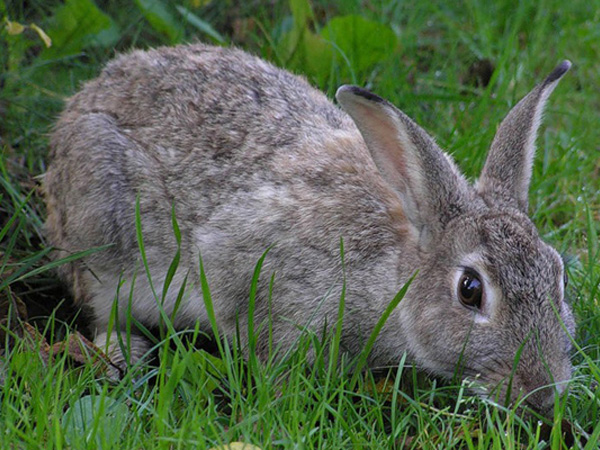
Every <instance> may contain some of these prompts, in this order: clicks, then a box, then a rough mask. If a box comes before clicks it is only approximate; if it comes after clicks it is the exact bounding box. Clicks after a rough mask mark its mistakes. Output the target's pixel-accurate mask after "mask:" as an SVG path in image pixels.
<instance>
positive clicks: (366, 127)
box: [336, 86, 468, 234]
mask: <svg viewBox="0 0 600 450" xmlns="http://www.w3.org/2000/svg"><path fill="white" fill-rule="evenodd" d="M336 98H337V100H338V102H339V103H340V104H341V106H342V107H343V108H344V110H345V111H346V112H347V113H348V114H349V115H350V116H351V117H352V119H353V120H354V122H355V123H356V126H357V127H358V129H359V131H360V132H361V134H362V136H363V138H364V140H365V143H366V144H367V147H368V149H369V151H370V153H371V155H372V157H373V160H374V162H375V165H376V166H377V168H378V169H379V171H380V173H381V174H382V175H383V177H384V178H385V179H386V180H387V181H388V183H390V185H391V186H392V187H393V188H394V189H395V190H396V192H398V194H399V196H400V198H401V200H402V202H403V205H404V212H405V214H406V216H407V218H408V219H409V220H410V221H411V222H412V223H413V225H415V226H416V227H417V228H418V229H419V230H421V231H426V230H425V229H426V228H427V229H429V231H430V232H434V231H435V229H436V228H440V227H443V225H444V224H445V223H446V222H447V221H448V220H450V219H451V218H452V217H453V216H455V215H457V214H459V213H460V211H461V210H462V206H461V205H462V204H463V203H464V199H465V195H467V194H466V192H468V185H467V183H466V181H465V180H464V178H463V177H462V175H461V174H460V172H459V171H458V169H457V168H456V166H455V164H454V163H453V162H452V160H451V159H450V157H448V156H447V155H446V154H445V153H443V152H442V151H441V150H440V149H439V147H438V146H437V145H436V143H435V142H434V140H433V138H431V137H430V136H429V135H428V134H427V133H426V132H425V131H424V130H423V129H422V128H420V127H419V126H418V125H417V124H416V123H415V122H413V121H412V120H411V119H410V118H409V117H408V116H406V115H405V114H404V113H403V112H402V111H400V110H398V109H397V108H396V107H395V106H393V105H392V104H391V103H389V102H387V101H385V100H384V99H382V98H380V97H378V96H376V95H374V94H372V93H371V92H369V91H366V90H364V89H361V88H359V87H356V86H342V87H340V88H339V89H338V91H337V93H336ZM428 234H429V233H428Z"/></svg>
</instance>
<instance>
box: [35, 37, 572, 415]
mask: <svg viewBox="0 0 600 450" xmlns="http://www.w3.org/2000/svg"><path fill="white" fill-rule="evenodd" d="M569 66H570V64H569V63H568V62H567V61H565V62H563V63H562V64H561V65H559V66H558V67H557V68H556V69H555V70H554V71H553V72H552V74H551V75H550V76H549V77H548V78H547V79H546V80H545V81H544V82H542V83H541V84H540V85H538V86H537V87H536V88H535V89H533V90H532V91H531V93H530V94H529V95H528V96H527V97H525V99H523V100H522V101H521V102H520V103H519V104H518V105H517V106H516V107H515V108H514V109H513V110H512V111H511V113H510V114H509V115H508V117H507V118H506V119H505V120H504V121H503V123H502V125H501V126H500V128H499V130H498V133H497V135H496V138H495V139H494V142H493V144H492V148H491V150H490V153H489V156H488V159H487V162H486V164H485V167H484V169H483V172H482V175H481V177H480V178H479V180H478V181H477V183H476V184H475V185H474V186H472V185H470V184H469V183H468V182H467V181H466V180H465V178H464V177H463V176H462V175H461V174H460V172H459V171H458V169H457V167H456V166H455V164H454V163H453V161H452V159H451V158H450V157H449V156H448V155H446V154H444V153H443V152H442V151H441V150H440V149H439V148H438V147H437V146H436V144H435V143H434V141H433V139H432V138H430V137H429V136H428V135H427V134H426V133H425V132H424V131H423V130H422V129H421V128H419V127H418V126H417V125H416V124H415V123H414V122H413V121H412V120H411V119H409V118H408V117H407V116H405V115H404V114H403V113H402V112H400V111H399V110H397V109H396V108H395V107H394V106H392V105H391V104H390V103H388V102H386V101H384V100H382V99H381V98H379V97H377V96H375V95H373V94H371V93H369V92H367V91H365V90H362V89H360V88H357V87H351V86H343V87H341V88H340V89H339V91H338V93H337V99H338V101H339V103H340V104H341V106H342V107H343V108H344V109H345V111H346V112H343V111H342V110H341V109H339V108H337V107H336V106H334V105H333V104H332V103H331V102H330V101H329V100H328V99H327V98H326V97H325V96H324V95H323V94H322V93H320V92H318V91H317V90H315V89H313V88H312V87H311V86H310V85H309V84H308V83H307V82H306V81H305V80H304V79H302V78H300V77H298V76H295V75H292V74H290V73H288V72H286V71H283V70H281V69H278V68H276V67H274V66H272V65H271V64H269V63H267V62H265V61H262V60H261V59H258V58H256V57H253V56H250V55H248V54H247V53H244V52H242V51H240V50H236V49H227V48H218V47H210V46H205V45H200V44H196V45H187V46H178V47H174V48H159V49H155V50H150V51H134V52H131V53H129V54H125V55H121V56H119V57H118V58H116V59H115V60H114V61H112V62H111V63H109V64H108V65H107V66H106V68H105V69H104V70H103V72H102V73H101V75H100V76H99V77H98V78H97V79H95V80H93V81H90V82H88V83H86V84H85V86H84V87H83V89H82V90H81V91H80V92H79V93H78V94H76V95H75V96H74V97H73V98H71V99H70V100H69V102H68V104H67V107H66V109H65V111H64V112H63V113H62V115H61V117H60V120H59V121H58V123H57V125H56V128H55V130H54V132H53V133H52V139H51V163H50V165H49V168H48V172H47V174H46V177H45V191H46V196H47V204H48V221H47V229H48V236H49V241H50V243H51V244H52V245H53V246H55V247H56V249H57V251H56V256H57V257H64V256H67V255H69V254H71V253H72V252H75V251H79V250H85V249H89V248H92V247H97V246H101V245H104V244H112V246H111V247H109V248H108V249H105V250H103V251H98V252H96V253H93V254H91V255H89V256H87V257H85V258H83V259H82V260H78V261H75V262H72V263H69V264H65V265H63V266H61V267H60V275H61V277H62V278H63V279H64V280H65V281H66V282H67V283H68V284H69V285H70V286H71V288H72V290H73V293H74V296H75V298H76V299H77V300H78V301H79V302H81V303H82V304H84V305H87V306H88V307H90V308H91V311H92V312H93V316H94V324H95V327H96V331H97V333H98V340H99V341H101V342H104V341H105V340H106V339H107V337H106V330H107V324H108V322H109V318H110V315H111V309H112V307H113V301H114V299H115V298H116V297H118V299H119V303H118V305H119V306H118V311H119V313H120V319H119V323H120V324H121V325H123V324H125V323H126V312H127V310H128V308H129V307H130V308H131V314H132V315H133V316H134V317H135V319H137V320H138V321H140V322H141V323H142V324H144V325H145V326H147V327H152V326H156V325H157V324H158V322H159V312H158V307H157V299H156V297H155V296H154V295H153V293H152V287H151V285H150V283H149V282H148V279H147V277H146V276H145V274H144V270H143V267H141V264H140V261H141V258H140V252H139V249H138V243H137V239H136V227H135V204H136V197H137V196H139V202H140V211H141V224H142V231H143V242H144V246H145V251H146V255H147V260H148V265H149V267H150V271H151V274H152V284H153V287H154V289H155V290H156V292H158V293H159V294H158V296H159V297H160V292H161V291H162V286H163V282H164V280H165V275H166V273H167V270H168V267H169V264H170V262H171V260H172V258H173V256H174V255H175V253H176V250H177V242H176V239H175V237H174V233H173V227H172V222H171V221H172V208H174V211H175V213H176V217H177V220H178V224H179V228H180V230H181V241H182V243H181V260H180V264H179V269H178V271H177V272H176V275H175V278H174V280H173V283H172V285H171V288H170V290H169V292H168V294H167V296H166V299H165V301H164V309H165V311H166V313H167V314H171V313H172V312H173V308H174V305H175V302H176V297H177V294H178V291H179V289H180V287H181V285H182V283H183V282H184V279H185V277H186V275H187V288H186V290H185V295H184V299H183V302H182V304H181V306H180V308H179V310H178V312H177V315H176V318H175V322H174V324H175V327H176V328H181V329H183V328H187V327H193V326H194V325H195V324H196V323H197V322H198V323H199V324H200V328H201V329H202V330H204V331H209V330H210V329H211V328H210V322H209V319H208V316H207V313H206V310H205V304H204V301H203V300H202V293H201V288H200V286H199V282H198V279H199V255H200V254H201V257H202V261H203V262H204V267H205V270H206V273H207V277H208V281H209V284H210V287H211V293H212V299H213V303H214V309H215V316H216V319H217V322H218V326H219V328H220V330H221V332H223V333H224V334H225V335H226V336H229V337H233V336H235V334H236V326H237V327H239V330H240V333H241V337H242V339H243V340H246V339H247V337H246V335H245V334H244V333H245V332H246V330H247V328H246V326H247V312H248V298H249V287H250V281H251V278H252V273H253V269H254V264H255V263H256V261H257V260H258V259H259V258H260V256H261V255H262V254H263V252H264V251H265V250H266V249H267V248H269V246H272V247H271V249H270V251H269V253H268V255H267V257H266V260H265V263H264V267H263V270H262V276H261V278H260V282H259V291H258V297H257V303H256V312H255V319H254V322H255V324H256V327H257V328H259V327H260V324H261V323H263V324H264V322H265V321H267V320H268V317H269V301H268V293H269V280H270V275H271V274H272V273H275V281H274V284H273V289H272V305H271V313H270V314H271V316H272V327H273V336H274V342H275V343H276V345H279V346H280V347H281V348H282V349H286V348H289V347H290V346H292V345H293V343H294V341H295V339H296V337H297V335H298V333H299V330H300V329H301V328H302V327H304V326H309V327H310V328H311V329H313V330H317V331H318V332H322V331H323V329H324V328H329V329H331V328H332V327H335V324H336V320H337V314H338V307H339V299H340V294H341V291H342V284H343V283H342V275H341V273H342V262H341V256H340V238H342V239H343V246H344V250H345V259H344V263H345V279H346V294H345V299H346V310H345V316H344V319H343V333H342V342H341V345H342V346H343V348H344V349H345V350H346V351H348V352H350V353H352V354H356V353H358V352H359V351H360V350H361V348H362V346H363V345H364V343H365V341H366V339H367V337H368V336H369V334H370V333H371V331H372V330H373V328H374V326H375V324H376V322H377V321H378V319H379V318H380V317H381V315H382V313H383V312H384V310H385V308H386V306H387V305H388V304H389V302H390V301H391V300H392V298H393V297H394V295H395V294H396V293H397V292H398V290H399V289H400V288H401V287H402V286H403V285H404V283H405V282H406V281H407V280H408V279H409V278H410V277H411V276H412V275H413V274H414V273H415V272H416V271H418V274H417V276H416V278H415V279H414V281H413V283H412V285H411V286H410V288H409V290H408V292H407V294H406V296H405V298H403V299H402V301H401V302H400V304H399V306H398V307H397V308H396V309H395V310H394V311H393V313H392V314H391V316H390V317H389V319H388V321H387V323H386V325H385V327H384V328H383V330H382V331H381V333H380V335H379V337H378V338H377V341H376V344H375V346H374V348H373V351H372V353H371V357H370V358H371V359H370V363H371V364H372V365H381V364H397V362H398V361H399V360H400V358H401V357H402V355H403V354H404V353H405V352H406V353H407V354H408V356H409V358H410V359H411V360H412V361H413V362H414V363H415V364H417V365H418V366H420V367H422V368H424V369H426V370H429V371H431V372H432V373H434V374H437V375H443V376H452V374H453V373H454V372H455V370H456V369H457V364H459V362H460V364H459V365H460V366H461V368H462V370H463V371H464V374H465V375H467V376H470V377H479V378H480V380H481V381H483V382H484V383H485V384H486V385H488V386H490V387H494V386H496V385H498V386H499V387H500V391H501V392H503V393H504V392H505V391H506V390H507V388H506V386H507V385H508V379H509V378H511V373H512V372H513V366H514V365H515V364H516V369H515V370H514V374H513V375H514V377H513V378H512V386H513V389H512V397H513V399H514V398H515V397H516V395H517V393H518V392H519V391H520V390H521V391H522V392H523V393H526V394H527V395H528V397H527V400H528V402H529V403H530V404H531V405H533V406H534V407H536V408H538V409H545V408H546V407H547V406H548V405H550V404H552V402H553V397H554V392H555V391H556V390H558V392H562V391H563V390H564V386H565V383H566V382H567V381H568V380H569V378H570V375H571V363H570V360H569V351H570V347H571V345H570V340H569V336H568V334H567V332H565V331H564V330H565V329H566V330H568V332H569V333H572V332H573V328H574V323H573V318H572V315H571V312H570V309H569V307H568V306H567V305H566V304H565V302H564V300H563V297H564V286H563V272H564V268H563V263H562V261H561V258H560V256H559V255H558V253H557V252H556V251H555V250H554V249H553V248H552V247H550V246H548V245H547V244H545V243H544V242H543V241H542V240H541V239H540V237H539V235H538V232H537V231H536V229H535V227H534V225H533V224H532V223H531V221H530V219H529V218H528V216H527V207H528V205H527V190H528V185H529V181H530V176H531V166H532V159H533V154H534V141H535V136H536V132H537V129H538V126H539V121H540V116H541V113H542V108H543V106H544V103H545V101H546V99H547V97H548V95H549V94H550V92H551V91H552V89H553V88H554V87H555V85H556V83H557V82H558V80H559V79H560V78H561V77H562V75H563V74H564V73H565V72H566V71H567V70H568V69H569ZM346 113H347V114H346ZM465 268H471V269H472V270H474V271H476V272H477V273H478V274H479V278H480V281H481V282H482V283H483V289H484V297H483V303H482V304H481V307H480V308H477V307H467V306H464V304H462V303H461V302H460V301H459V298H458V289H459V288H458V283H459V282H461V281H459V280H461V275H462V274H463V272H464V271H465ZM136 274H137V276H136ZM134 278H135V287H134V289H133V290H131V283H132V280H133V279H134ZM119 285H120V288H119V289H118V291H117V288H118V286H119ZM117 292H118V293H117ZM130 297H131V299H132V301H131V304H130V305H129V304H128V303H129V298H130ZM159 301H160V300H159ZM561 323H562V324H564V325H565V326H566V328H563V325H561ZM123 326H124V325H123ZM266 329H267V327H265V326H263V327H262V330H263V331H264V332H265V333H266V331H265V330H266ZM265 336H266V334H263V335H261V336H259V339H258V343H257V352H258V353H259V354H261V355H264V354H265V352H266V351H267V347H266V342H267V339H266V337H265ZM113 342H114V341H113ZM132 347H133V348H132V349H131V351H132V354H133V358H134V359H135V358H136V357H139V356H141V355H142V354H143V353H144V351H145V349H146V348H147V347H146V345H145V344H144V340H143V339H142V338H138V337H135V339H134V341H133V345H132ZM517 354H520V357H518V358H517V357H516V355H517ZM517 361H518V364H517V363H516V362H517ZM549 385H555V387H554V388H543V387H545V386H549Z"/></svg>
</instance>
